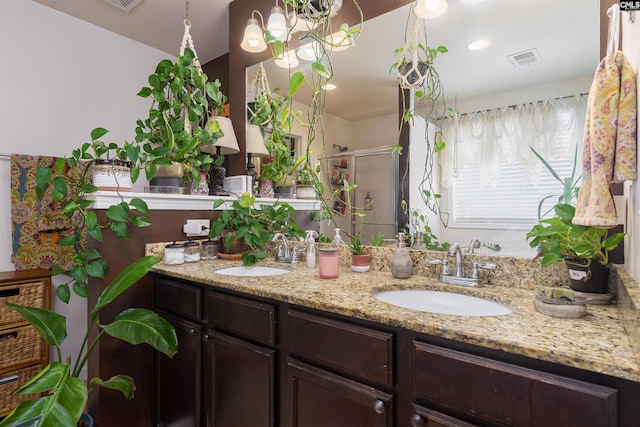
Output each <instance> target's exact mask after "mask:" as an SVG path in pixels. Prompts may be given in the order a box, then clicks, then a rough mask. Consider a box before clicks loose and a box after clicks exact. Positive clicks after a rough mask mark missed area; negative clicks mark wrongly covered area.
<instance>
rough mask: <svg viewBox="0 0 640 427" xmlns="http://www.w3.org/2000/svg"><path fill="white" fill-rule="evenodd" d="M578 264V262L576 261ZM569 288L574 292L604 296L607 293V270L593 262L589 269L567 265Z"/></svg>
mask: <svg viewBox="0 0 640 427" xmlns="http://www.w3.org/2000/svg"><path fill="white" fill-rule="evenodd" d="M576 262H580V261H576ZM566 265H567V269H568V270H569V279H570V281H571V284H570V285H569V287H570V288H571V289H573V290H574V291H579V292H589V293H593V294H606V293H607V292H608V291H609V268H608V267H605V266H604V265H602V264H600V263H599V262H593V263H592V264H591V265H590V266H589V267H584V266H581V265H575V264H569V263H567V264H566Z"/></svg>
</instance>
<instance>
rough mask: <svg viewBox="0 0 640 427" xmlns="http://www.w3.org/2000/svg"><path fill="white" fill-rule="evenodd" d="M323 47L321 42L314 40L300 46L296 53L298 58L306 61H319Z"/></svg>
mask: <svg viewBox="0 0 640 427" xmlns="http://www.w3.org/2000/svg"><path fill="white" fill-rule="evenodd" d="M321 49H322V46H320V43H318V41H317V40H313V41H310V42H309V43H305V44H303V45H302V46H300V47H299V48H298V49H297V51H296V53H297V54H298V58H300V59H302V60H304V61H317V60H318V58H320V56H321V53H322V51H321Z"/></svg>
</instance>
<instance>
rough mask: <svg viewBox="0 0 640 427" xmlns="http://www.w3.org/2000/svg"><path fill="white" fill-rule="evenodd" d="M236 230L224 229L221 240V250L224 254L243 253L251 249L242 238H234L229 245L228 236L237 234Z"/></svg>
mask: <svg viewBox="0 0 640 427" xmlns="http://www.w3.org/2000/svg"><path fill="white" fill-rule="evenodd" d="M235 234H236V232H235V231H223V232H222V233H221V235H220V240H221V242H222V244H221V245H220V252H222V253H223V254H241V253H243V252H246V251H248V250H249V247H248V246H247V244H246V243H245V242H244V240H242V239H238V240H232V241H231V245H230V246H229V247H227V245H226V240H227V236H229V235H235Z"/></svg>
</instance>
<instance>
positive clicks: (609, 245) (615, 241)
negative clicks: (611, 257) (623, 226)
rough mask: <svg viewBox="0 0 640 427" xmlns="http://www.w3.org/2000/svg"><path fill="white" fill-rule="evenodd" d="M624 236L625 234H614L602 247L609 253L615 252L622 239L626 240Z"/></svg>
mask: <svg viewBox="0 0 640 427" xmlns="http://www.w3.org/2000/svg"><path fill="white" fill-rule="evenodd" d="M624 235H625V233H615V234H612V235H611V236H609V237H607V238H606V239H605V240H604V241H603V242H602V247H603V248H604V249H605V250H607V251H612V250H614V249H615V248H617V247H618V245H619V244H620V242H621V241H622V239H624Z"/></svg>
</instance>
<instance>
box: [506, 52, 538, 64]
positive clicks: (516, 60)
mask: <svg viewBox="0 0 640 427" xmlns="http://www.w3.org/2000/svg"><path fill="white" fill-rule="evenodd" d="M507 58H509V61H511V63H512V64H513V65H514V66H515V67H516V68H520V67H524V66H529V65H531V64H533V63H534V62H538V61H542V57H541V56H540V54H539V53H538V49H535V48H533V49H529V50H525V51H523V52H518V53H514V54H512V55H507Z"/></svg>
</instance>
